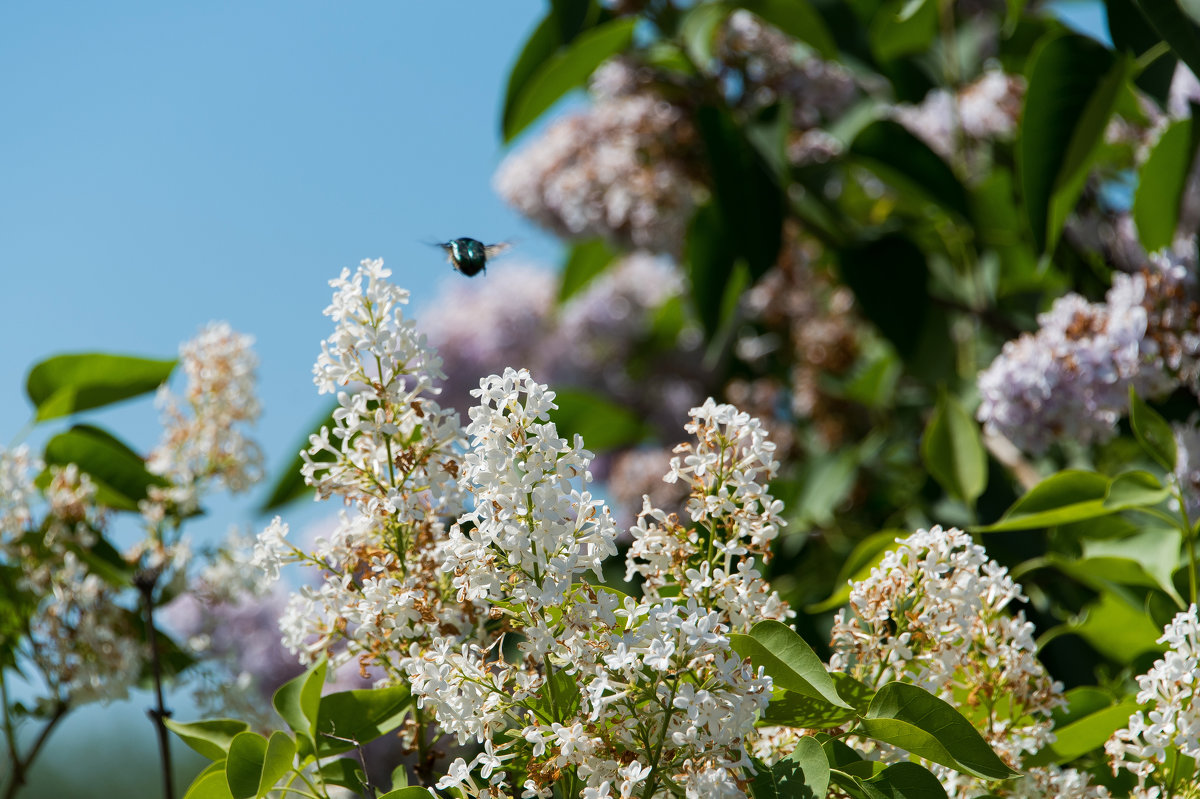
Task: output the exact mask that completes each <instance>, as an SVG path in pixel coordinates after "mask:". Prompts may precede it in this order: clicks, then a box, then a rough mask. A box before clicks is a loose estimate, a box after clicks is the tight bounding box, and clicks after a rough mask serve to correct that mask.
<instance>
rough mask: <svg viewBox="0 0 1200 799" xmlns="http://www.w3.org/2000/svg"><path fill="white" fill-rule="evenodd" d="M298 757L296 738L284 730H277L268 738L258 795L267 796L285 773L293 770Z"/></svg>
mask: <svg viewBox="0 0 1200 799" xmlns="http://www.w3.org/2000/svg"><path fill="white" fill-rule="evenodd" d="M295 757H296V739H295V738H292V736H290V735H288V734H287V733H286V732H283V731H282V730H275V731H274V732H272V733H271V737H270V738H269V739H267V751H266V754H265V755H264V756H263V766H262V776H261V777H260V779H259V781H258V793H257V794H256V796H265V795H266V793H267V791H269V790H271V788H273V787H275V783H277V782H279V780H280V778H281V777H283V775H284V774H287V773H288V772H289V771H291V770H292V761H293V760H294V759H295Z"/></svg>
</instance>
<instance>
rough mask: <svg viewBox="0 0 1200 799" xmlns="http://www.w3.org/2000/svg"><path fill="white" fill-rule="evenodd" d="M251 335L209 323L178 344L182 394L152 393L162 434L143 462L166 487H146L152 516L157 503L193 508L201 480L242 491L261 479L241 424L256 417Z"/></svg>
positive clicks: (257, 455)
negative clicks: (183, 383)
mask: <svg viewBox="0 0 1200 799" xmlns="http://www.w3.org/2000/svg"><path fill="white" fill-rule="evenodd" d="M253 342H254V339H253V338H251V337H250V336H246V335H242V334H239V333H236V332H234V331H233V329H232V328H231V327H230V326H229V325H228V324H227V323H225V322H213V323H211V324H209V325H208V326H207V327H205V328H204V329H203V330H202V331H201V332H200V334H199V335H198V336H196V337H195V338H194V339H192V340H190V341H187V342H185V343H184V344H183V345H181V346H180V348H179V359H180V364H181V365H182V367H183V372H184V375H185V377H186V379H187V384H186V386H185V388H184V394H183V397H182V398H179V397H176V396H175V395H174V394H172V393H171V391H170V390H169V389H168V388H167V387H166V386H165V385H164V386H163V387H162V388H161V389H160V390H159V394H158V404H159V406H160V407H161V408H162V414H163V438H162V440H161V441H160V442H159V444H158V446H156V447H155V448H154V450H153V451H151V453H150V455H149V456H148V457H147V460H146V467H147V468H148V469H149V470H150V471H151V472H153V473H154V474H158V475H162V476H164V477H166V478H168V479H169V480H170V481H171V483H172V488H171V489H168V490H165V491H164V490H162V489H158V488H152V490H151V497H150V499H149V500H148V501H147V502H146V503H145V507H144V508H143V511H144V513H145V514H147V516H148V517H149V518H150V519H151V520H152V521H153V520H156V519H158V518H160V517H161V514H162V504H163V503H164V502H170V503H173V504H174V505H175V506H176V507H177V509H178V511H179V512H181V513H187V512H188V511H190V510H192V509H194V508H195V506H196V502H197V500H198V495H199V492H200V491H201V490H202V488H203V484H204V483H205V482H207V481H210V480H211V481H215V482H217V483H219V484H221V485H223V486H224V487H225V488H227V489H228V490H230V491H233V492H238V491H244V490H246V489H247V488H249V487H250V486H251V485H253V484H254V483H255V482H257V481H258V480H259V479H261V477H262V452H261V451H260V450H259V447H258V445H257V444H256V443H255V442H254V441H253V440H252V439H251V438H250V437H249V436H248V435H247V434H246V432H245V431H244V427H245V426H247V425H252V424H254V423H255V422H256V421H258V416H259V413H260V407H259V403H258V398H257V397H256V396H255V391H254V370H255V368H256V367H257V366H258V359H257V358H256V357H255V355H254V352H253V350H252V349H251V345H252V344H253Z"/></svg>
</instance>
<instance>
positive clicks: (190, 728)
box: [163, 719, 250, 760]
mask: <svg viewBox="0 0 1200 799" xmlns="http://www.w3.org/2000/svg"><path fill="white" fill-rule="evenodd" d="M163 724H164V725H165V726H166V728H167V729H168V730H170V731H171V732H173V733H175V734H176V735H178V736H179V738H180V740H182V741H183V742H184V743H185V744H187V745H188V746H190V747H191V748H192V749H194V750H195V751H197V752H199V753H200V754H202V755H204V756H205V757H207V758H208V759H209V760H224V759H225V757H226V755H228V754H229V744H230V742H231V741H233V736H235V735H237V734H238V733H241V732H245V731H246V730H248V729H249V728H250V725H249V724H247V723H246V722H244V721H238V720H236V719H208V720H205V721H192V722H186V723H185V722H179V721H172V720H171V719H163Z"/></svg>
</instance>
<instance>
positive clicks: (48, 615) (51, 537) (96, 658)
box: [0, 448, 146, 706]
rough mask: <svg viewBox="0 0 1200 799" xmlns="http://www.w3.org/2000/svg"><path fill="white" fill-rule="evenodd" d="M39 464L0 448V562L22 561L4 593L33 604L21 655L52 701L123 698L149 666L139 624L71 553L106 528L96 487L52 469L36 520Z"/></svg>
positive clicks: (68, 470) (22, 452)
mask: <svg viewBox="0 0 1200 799" xmlns="http://www.w3.org/2000/svg"><path fill="white" fill-rule="evenodd" d="M39 466H40V464H37V463H36V460H35V459H34V458H32V457H30V455H29V453H28V451H27V450H26V449H24V448H18V449H16V450H13V451H11V452H6V451H0V474H2V475H3V480H4V483H5V486H6V493H5V497H6V500H7V501H6V502H5V504H4V506H3V507H0V530H3V531H4V533H5V534H4V535H3V536H0V562H8V563H14V564H16V563H19V564H21V569H20V572H19V575H18V576H17V577H16V578H15V580H13V581H12V582H11V583H10V585H9V590H10V591H11V592H12V595H13V596H14V597H15V596H17V595H23V596H25V597H27V598H28V599H29V601H31V602H32V603H34V604H35V605H36V612H34V613H33V614H32V616H31V617H30V619H29V626H28V629H27V630H26V636H25V640H24V651H23V654H24V655H25V656H27V657H28V658H29V660H30V661H31V662H32V663H33V664H34V665H35V666H36V667H37V669H38V672H39V675H40V678H41V682H42V683H43V684H44V686H45V689H46V690H47V692H48V694H49V696H50V697H51V698H53V699H54V700H55V701H57V702H62V703H64V704H65V705H66V706H75V705H80V704H84V703H87V702H95V701H101V702H109V701H113V700H116V699H121V698H124V697H125V696H126V695H127V694H128V691H129V688H130V687H131V686H132V685H133V684H134V682H136V681H137V679H138V677H139V676H140V674H141V670H142V666H143V664H144V663H145V662H146V661H145V651H144V646H143V644H142V643H141V639H140V637H139V636H138V634H137V631H138V627H139V625H138V621H137V618H136V617H135V616H133V615H132V614H130V613H129V612H128V611H127V610H125V609H124V608H123V607H122V606H121V604H120V603H119V602H118V601H117V600H118V598H119V597H118V591H117V590H116V589H114V588H113V587H112V586H111V585H109V584H108V583H106V582H104V580H102V579H101V578H100V577H98V576H97V575H96V574H94V573H92V572H91V571H89V570H88V568H87V566H86V565H85V564H84V563H83V562H82V561H81V560H80V559H79V557H78V556H77V554H76V551H77V550H78V549H86V548H87V547H89V546H91V545H92V544H94V543H95V541H96V540H97V536H98V535H99V534H100V533H101V531H102V530H103V528H104V525H105V517H104V514H103V513H102V512H101V510H100V508H99V506H98V505H97V504H96V502H95V495H96V485H95V483H93V482H92V480H91V479H90V478H89V477H88V476H87V475H86V474H83V473H82V472H80V471H79V470H78V469H77V468H76V467H75V466H73V465H71V466H66V467H61V468H60V467H57V466H55V467H52V468H51V470H50V473H51V479H50V483H49V485H48V486H47V487H46V489H45V492H44V494H45V500H46V502H45V516H44V518H42V519H41V520H38V519H37V518H36V516H35V515H34V510H35V507H34V504H35V503H34V499H35V497H36V496H37V493H38V492H37V489H36V488H35V487H34V484H33V479H32V476H31V474H30V471H31V470H32V469H34V468H38V467H39ZM6 579H7V578H6Z"/></svg>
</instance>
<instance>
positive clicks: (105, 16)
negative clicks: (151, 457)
mask: <svg viewBox="0 0 1200 799" xmlns="http://www.w3.org/2000/svg"><path fill="white" fill-rule="evenodd" d="M543 11H544V2H542V0H508V1H507V2H503V3H495V2H481V1H479V0H477V1H476V2H448V1H447V0H439V2H436V3H432V2H396V0H388V2H369V1H366V0H356V1H355V2H331V1H330V0H323V1H322V2H314V1H312V0H287V1H286V2H256V3H244V2H211V1H210V2H204V3H161V2H138V1H134V2H105V3H62V2H53V1H51V2H39V3H6V4H3V6H0V101H2V102H3V107H4V108H5V112H6V113H5V124H4V125H2V126H0V176H2V179H0V281H2V282H0V285H2V286H3V295H4V296H5V297H6V298H7V300H8V302H7V303H6V306H7V307H6V308H5V313H4V315H3V317H2V318H0V331H2V332H3V334H4V340H5V342H6V346H5V347H3V348H0V419H3V420H4V422H3V427H2V428H0V443H8V442H10V441H11V440H12V438H13V436H14V435H16V434H17V432H18V431H19V430H20V429H21V427H22V426H23V424H24V422H25V420H26V419H27V418H28V417H29V406H28V403H27V401H26V400H25V398H24V393H23V383H24V376H25V374H26V372H27V370H28V368H29V367H30V365H32V364H33V363H34V362H36V361H37V360H39V359H41V358H42V357H45V356H47V355H49V354H52V353H57V352H64V351H81V350H106V351H114V352H128V353H144V354H148V355H158V356H170V355H172V354H173V353H174V352H175V351H176V348H177V346H178V344H179V342H180V341H182V340H184V339H186V338H189V337H190V336H192V335H194V334H195V333H196V331H197V330H198V329H199V328H200V326H202V325H203V324H205V323H206V322H208V321H209V320H213V319H225V320H228V321H229V322H230V323H231V324H232V325H233V326H234V327H235V328H236V329H238V330H241V331H244V332H248V333H251V334H253V335H254V336H255V338H256V340H257V351H258V353H259V356H260V358H261V361H262V367H261V369H260V373H259V375H260V385H261V395H262V399H263V403H264V407H265V415H264V418H263V421H262V423H261V425H260V428H259V436H260V439H261V441H262V443H263V445H264V449H265V450H266V453H267V456H268V461H269V464H270V465H271V466H274V467H278V466H280V465H281V464H282V463H283V462H284V461H286V459H287V458H288V457H290V456H291V455H292V454H293V451H292V450H293V445H294V443H295V441H296V440H297V438H298V437H299V435H300V434H301V433H302V432H303V430H304V428H306V427H307V426H308V425H309V424H310V423H311V421H312V420H313V418H314V416H315V415H316V414H317V413H318V412H319V410H320V408H321V407H322V406H323V403H324V401H325V398H318V397H317V395H316V393H315V389H314V387H313V385H312V382H311V366H312V362H313V360H314V358H315V356H316V353H317V351H318V343H319V341H320V340H321V339H322V338H323V337H324V336H325V335H327V333H328V331H329V325H328V323H327V320H326V319H325V318H324V317H323V316H322V315H321V311H322V309H323V308H324V307H325V305H326V304H327V302H328V298H329V288H328V285H327V281H328V280H329V278H331V277H333V276H335V275H336V274H337V272H338V270H340V269H341V268H342V267H344V266H351V267H353V266H354V265H355V264H357V263H358V261H359V260H360V259H362V258H367V257H382V258H384V259H385V261H386V263H387V264H388V266H390V267H391V268H392V270H393V273H394V279H396V280H397V281H398V282H399V283H400V284H401V285H404V286H406V287H408V288H410V289H411V290H412V291H413V298H414V305H415V306H416V307H417V308H418V309H419V308H420V306H421V305H422V304H423V303H425V304H427V303H428V302H429V301H430V300H431V298H432V297H433V295H434V293H435V290H436V287H437V285H438V283H439V282H440V281H445V280H456V279H457V280H462V279H465V278H462V277H461V276H458V275H456V274H453V273H452V272H450V269H449V267H448V266H447V264H446V262H445V259H444V256H443V254H442V252H441V251H440V250H437V249H435V248H431V247H428V246H427V245H426V244H425V243H424V242H429V241H435V240H444V239H448V238H453V237H457V236H472V237H475V238H479V239H484V240H489V241H492V240H501V239H509V238H516V239H517V241H518V242H519V247H518V249H517V251H516V253H517V254H518V255H515V256H514V257H522V258H524V259H533V260H538V261H542V262H545V263H547V264H551V263H554V262H555V261H556V260H557V258H558V248H557V245H556V244H555V243H554V242H553V241H552V240H551V239H549V238H548V237H546V236H543V235H541V234H540V233H538V232H537V231H536V230H535V229H533V228H532V227H530V226H529V225H528V224H527V223H525V222H523V221H522V220H521V219H520V218H519V217H518V216H517V215H516V214H514V213H513V212H511V211H510V210H508V209H507V208H506V207H505V206H504V205H503V203H502V202H501V201H500V200H499V199H498V198H497V197H496V196H495V194H494V193H493V191H492V189H491V178H492V174H493V172H494V171H495V168H496V166H497V165H498V163H499V162H500V159H501V158H502V156H503V153H504V149H503V147H502V145H501V143H500V140H499V134H498V124H497V120H498V116H499V103H500V100H501V97H502V95H503V88H504V85H505V80H506V78H507V73H508V68H509V66H510V65H511V64H512V62H513V60H514V59H515V57H516V55H517V52H518V49H519V46H520V44H521V42H522V41H523V40H524V38H525V36H526V35H527V34H528V33H529V31H530V30H531V29H532V28H533V26H534V25H535V24H536V22H537V20H538V19H539V18H540V16H541V14H542V13H543ZM476 279H487V280H502V279H504V273H503V270H502V269H501V268H497V269H493V270H491V271H490V272H489V273H488V275H487V276H486V278H476ZM101 421H102V422H103V423H105V424H107V425H109V426H110V427H111V428H112V429H114V430H115V431H116V432H118V433H119V434H121V435H123V436H125V437H126V438H128V439H129V440H130V441H131V442H132V443H133V444H134V445H135V446H136V447H137V448H139V449H143V450H144V449H146V448H148V447H149V446H151V445H152V444H153V443H154V440H155V438H156V437H157V424H156V420H155V418H154V413H153V410H152V409H148V408H147V407H146V405H144V404H143V405H134V406H131V407H125V408H122V409H120V410H118V411H115V412H111V413H107V414H105V415H104V416H102V417H101ZM5 430H7V432H3V431H5ZM44 436H45V432H43V431H40V430H39V431H38V433H36V434H35V435H34V436H33V437H31V438H30V439H29V440H30V441H32V442H33V443H35V444H36V443H38V442H40V441H41V440H43V438H44ZM243 506H244V503H243V505H241V506H238V507H243ZM244 516H245V514H244V513H239V512H237V511H236V510H234V511H230V512H228V513H219V514H218V517H217V519H214V521H220V522H224V521H226V519H228V520H234V519H237V518H244Z"/></svg>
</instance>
